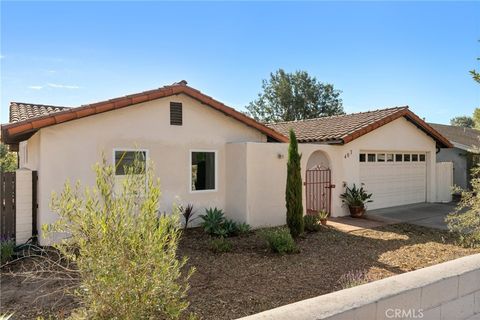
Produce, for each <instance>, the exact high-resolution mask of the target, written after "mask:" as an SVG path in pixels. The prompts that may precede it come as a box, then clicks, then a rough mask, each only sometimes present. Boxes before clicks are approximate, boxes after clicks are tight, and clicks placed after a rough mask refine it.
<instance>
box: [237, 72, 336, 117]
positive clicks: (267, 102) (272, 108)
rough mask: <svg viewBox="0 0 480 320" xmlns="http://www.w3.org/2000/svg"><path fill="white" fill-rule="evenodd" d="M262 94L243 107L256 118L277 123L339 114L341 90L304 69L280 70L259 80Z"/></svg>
mask: <svg viewBox="0 0 480 320" xmlns="http://www.w3.org/2000/svg"><path fill="white" fill-rule="evenodd" d="M262 91H263V92H262V93H259V94H258V98H257V99H256V100H255V101H252V102H250V104H249V105H248V106H247V107H246V108H247V110H248V112H249V114H250V115H251V116H252V117H253V118H255V119H256V120H258V121H262V122H278V121H293V120H303V119H312V118H318V117H324V116H331V115H336V114H343V113H344V112H343V107H342V99H341V98H340V93H341V91H339V90H336V89H335V88H334V87H333V85H332V84H328V83H322V82H320V81H318V80H317V79H316V78H315V77H311V76H310V75H309V74H308V73H307V72H306V71H296V72H294V73H287V72H285V71H284V70H282V69H279V70H277V71H276V72H275V73H271V74H270V79H269V80H266V79H265V80H263V81H262Z"/></svg>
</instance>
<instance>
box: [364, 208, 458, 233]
mask: <svg viewBox="0 0 480 320" xmlns="http://www.w3.org/2000/svg"><path fill="white" fill-rule="evenodd" d="M454 208H455V203H418V204H409V205H405V206H398V207H391V208H385V209H376V210H371V211H368V212H367V214H368V216H370V217H371V218H372V219H376V218H377V219H379V220H382V219H386V220H397V221H400V222H407V223H410V224H415V225H419V226H423V227H430V228H436V229H447V225H446V223H445V221H444V219H445V216H446V215H447V214H449V213H450V212H452V211H453V210H454Z"/></svg>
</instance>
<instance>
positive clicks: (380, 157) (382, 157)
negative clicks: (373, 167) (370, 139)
mask: <svg viewBox="0 0 480 320" xmlns="http://www.w3.org/2000/svg"><path fill="white" fill-rule="evenodd" d="M377 161H378V162H385V153H379V154H377Z"/></svg>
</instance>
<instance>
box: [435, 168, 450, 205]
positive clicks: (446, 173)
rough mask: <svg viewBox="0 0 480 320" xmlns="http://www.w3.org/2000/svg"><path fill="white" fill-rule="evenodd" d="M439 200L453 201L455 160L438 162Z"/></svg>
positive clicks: (437, 186) (437, 184)
mask: <svg viewBox="0 0 480 320" xmlns="http://www.w3.org/2000/svg"><path fill="white" fill-rule="evenodd" d="M436 178H437V183H436V189H437V190H436V191H437V202H451V201H452V191H453V190H452V188H453V162H437V165H436Z"/></svg>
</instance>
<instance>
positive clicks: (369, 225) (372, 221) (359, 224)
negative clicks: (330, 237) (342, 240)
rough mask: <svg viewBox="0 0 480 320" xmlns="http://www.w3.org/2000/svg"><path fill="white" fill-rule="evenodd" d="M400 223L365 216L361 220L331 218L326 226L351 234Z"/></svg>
mask: <svg viewBox="0 0 480 320" xmlns="http://www.w3.org/2000/svg"><path fill="white" fill-rule="evenodd" d="M399 222H400V221H398V220H394V219H389V218H383V217H380V218H378V217H371V216H370V215H366V216H365V217H363V218H352V217H348V216H346V217H332V218H329V219H328V225H329V226H330V227H334V228H335V229H338V230H340V231H343V232H352V231H357V230H362V229H373V228H378V227H382V226H386V225H388V224H394V223H399Z"/></svg>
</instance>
